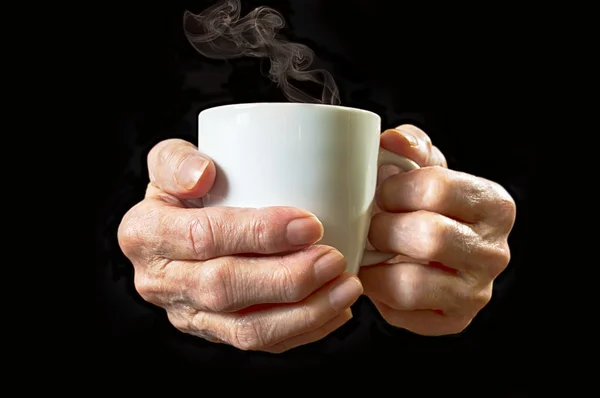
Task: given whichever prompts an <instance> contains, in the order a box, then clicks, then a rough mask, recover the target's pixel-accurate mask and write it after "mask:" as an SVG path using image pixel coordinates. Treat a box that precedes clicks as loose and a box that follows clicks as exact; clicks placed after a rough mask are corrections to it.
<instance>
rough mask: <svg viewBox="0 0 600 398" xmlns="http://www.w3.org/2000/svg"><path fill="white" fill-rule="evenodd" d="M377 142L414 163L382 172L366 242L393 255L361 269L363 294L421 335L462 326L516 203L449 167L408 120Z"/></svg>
mask: <svg viewBox="0 0 600 398" xmlns="http://www.w3.org/2000/svg"><path fill="white" fill-rule="evenodd" d="M381 146H382V147H384V148H387V149H388V150H390V151H392V152H395V153H397V154H400V155H403V156H407V157H409V158H411V159H413V160H415V161H416V162H417V163H418V164H419V165H420V166H421V168H420V169H418V170H413V171H410V172H407V173H397V171H396V172H395V173H394V172H392V173H389V170H388V173H386V174H387V175H385V176H382V177H383V179H384V181H383V183H382V184H381V186H380V187H379V194H378V204H379V206H378V207H379V209H377V213H378V214H377V215H375V217H374V218H373V220H372V221H371V229H370V232H369V241H370V243H371V244H372V245H373V246H374V247H375V248H377V249H379V250H382V251H387V252H394V253H398V254H400V256H398V257H397V258H396V260H395V261H394V264H381V265H376V266H373V267H363V268H361V270H360V274H359V277H360V279H361V281H362V283H363V285H364V288H365V294H366V295H367V296H368V297H369V298H370V299H371V300H372V301H373V303H374V304H375V306H376V307H377V308H378V310H379V312H380V313H381V315H382V316H383V318H384V319H385V320H386V321H387V322H388V323H390V324H392V325H394V326H397V327H401V328H404V329H407V330H410V331H412V332H414V333H418V334H422V335H428V336H437V335H447V334H455V333H459V332H462V331H463V330H464V329H465V328H466V327H467V326H468V325H469V324H470V323H471V321H472V320H473V318H474V317H475V315H476V314H477V313H478V311H479V310H481V309H482V308H483V307H484V306H485V305H486V304H487V303H488V302H489V300H490V298H491V295H492V287H493V283H494V279H495V278H496V277H497V276H498V275H499V274H500V273H501V272H502V271H503V270H504V269H505V268H506V266H507V264H508V262H509V259H510V249H509V246H508V242H507V238H508V235H509V233H510V231H511V229H512V227H513V224H514V222H515V203H514V201H513V199H512V198H511V197H510V195H509V194H508V193H507V192H506V190H505V189H504V188H502V187H501V186H500V185H498V184H496V183H494V182H492V181H489V180H486V179H483V178H479V177H475V176H473V175H469V174H466V173H461V172H458V171H453V170H449V169H448V168H447V165H446V159H445V158H444V155H443V154H442V153H441V152H440V151H439V149H438V148H436V147H435V146H433V145H432V143H431V140H430V139H429V137H428V136H427V135H426V134H425V133H424V132H423V131H422V130H420V129H418V128H416V127H415V126H410V125H403V126H399V127H397V128H396V129H392V130H388V131H386V132H384V133H383V134H382V136H381ZM390 174H391V175H390ZM385 177H387V178H385Z"/></svg>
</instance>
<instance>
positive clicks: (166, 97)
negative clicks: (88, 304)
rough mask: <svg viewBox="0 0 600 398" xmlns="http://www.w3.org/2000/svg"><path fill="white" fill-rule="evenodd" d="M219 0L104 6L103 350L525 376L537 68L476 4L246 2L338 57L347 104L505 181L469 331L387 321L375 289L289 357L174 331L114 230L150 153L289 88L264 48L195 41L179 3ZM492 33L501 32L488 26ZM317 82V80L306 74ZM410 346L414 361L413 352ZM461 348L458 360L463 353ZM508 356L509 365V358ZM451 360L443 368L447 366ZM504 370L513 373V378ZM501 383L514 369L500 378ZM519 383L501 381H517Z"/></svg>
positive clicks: (530, 332) (457, 165)
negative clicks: (201, 121) (272, 12)
mask: <svg viewBox="0 0 600 398" xmlns="http://www.w3.org/2000/svg"><path fill="white" fill-rule="evenodd" d="M211 3H212V2H210V1H204V2H203V1H197V2H189V4H185V3H184V2H168V3H167V2H161V3H157V4H150V5H145V6H144V7H140V8H134V7H130V8H126V7H121V8H119V9H117V8H111V9H108V8H107V9H99V10H97V13H98V15H100V16H101V17H103V18H104V26H105V29H106V33H105V36H104V37H103V43H102V46H101V52H100V54H99V55H98V59H99V62H101V63H102V65H103V72H102V73H103V77H104V79H103V81H105V82H106V84H104V85H103V87H101V93H102V94H103V96H104V98H106V99H107V100H106V104H105V107H106V109H105V110H106V112H105V114H106V115H107V117H106V118H105V119H103V120H101V121H100V122H99V123H100V125H99V126H98V127H99V128H101V129H103V130H104V131H105V134H104V137H106V140H105V141H104V142H102V143H101V144H102V145H104V150H105V151H106V153H110V154H111V155H110V159H109V161H107V162H106V164H105V165H103V174H102V177H104V178H103V179H102V180H101V181H99V184H101V185H100V186H101V189H99V190H98V196H99V198H98V200H99V206H98V209H97V243H98V251H97V256H96V261H97V268H96V270H97V284H96V286H97V289H96V304H97V317H96V320H97V326H96V331H97V336H98V341H99V347H100V348H101V356H102V357H103V358H104V359H106V360H107V361H109V362H110V363H112V364H113V366H124V367H126V368H130V369H136V368H140V367H146V366H149V364H152V363H157V364H159V363H162V364H164V363H168V364H169V368H170V369H173V368H179V367H180V365H181V367H183V368H187V369H194V370H197V371H200V370H202V371H204V372H206V371H209V370H213V371H214V370H216V371H219V372H221V371H226V372H230V373H229V374H231V372H233V373H234V374H244V375H248V374H260V375H267V374H268V375H276V374H294V375H297V374H299V373H300V372H308V373H312V372H326V371H328V369H338V370H344V369H348V370H354V369H357V368H364V364H365V363H368V364H369V367H368V368H369V369H370V370H373V369H379V368H382V369H383V368H388V364H389V363H394V368H395V369H399V368H403V369H404V368H405V367H408V368H410V366H409V365H410V361H413V360H414V361H417V362H419V363H428V364H429V365H428V366H427V368H425V369H424V368H423V367H422V365H419V366H417V367H415V368H413V369H412V370H413V371H414V372H417V373H420V374H423V375H425V376H428V375H429V377H435V375H436V374H437V375H439V374H440V372H441V373H442V374H443V373H452V374H454V373H453V372H457V374H459V375H462V376H464V375H468V374H471V373H477V374H478V375H479V376H478V377H479V378H480V381H479V382H489V383H492V382H495V380H497V377H498V372H497V371H496V370H492V369H502V372H504V373H503V376H502V377H501V378H502V379H503V380H505V381H506V382H508V381H511V383H509V384H510V385H513V384H515V383H520V382H521V381H524V380H526V373H525V369H526V368H527V366H528V364H530V363H531V361H532V355H533V354H532V352H531V350H530V348H529V347H530V344H531V342H532V340H531V339H532V337H533V336H534V335H535V333H536V332H537V331H536V329H535V325H534V324H533V323H532V321H531V320H530V311H531V308H530V306H531V305H530V300H529V297H528V295H527V287H528V286H529V285H530V284H531V283H532V282H531V281H532V278H533V275H534V274H535V270H536V264H535V263H532V262H530V261H529V258H528V254H527V247H528V242H529V241H530V239H531V234H530V231H529V228H528V215H529V211H530V210H529V209H530V201H531V199H530V198H531V192H530V186H531V183H532V178H533V163H534V152H533V146H532V144H531V141H532V140H531V137H532V135H533V132H532V131H534V130H535V119H532V109H531V108H532V106H531V104H529V103H527V101H525V100H524V98H526V97H527V94H526V89H527V88H526V86H524V85H523V81H524V80H523V79H525V78H526V76H524V75H526V71H527V68H526V67H524V66H523V65H520V66H518V65H515V64H514V59H515V57H514V56H513V55H514V54H515V53H519V51H520V50H519V48H520V47H519V46H516V45H513V44H515V43H514V42H512V41H510V39H509V37H508V36H507V35H506V34H504V35H503V34H500V33H494V32H495V31H494V29H488V30H486V33H483V31H482V30H481V28H482V27H484V26H486V25H490V24H496V23H498V24H500V23H501V22H498V21H497V20H495V19H494V18H500V16H499V14H498V15H497V16H496V17H494V16H491V15H487V14H483V13H480V14H477V13H476V10H475V11H472V10H471V12H474V13H475V14H474V16H473V18H470V17H469V18H467V17H466V16H465V15H463V14H461V10H458V9H453V10H452V12H453V13H454V14H452V15H462V17H463V19H466V21H464V22H462V21H461V22H460V23H459V22H458V20H457V19H456V18H450V14H448V12H447V10H441V9H435V8H434V9H430V10H427V11H423V10H417V9H415V8H413V7H409V6H408V5H406V4H404V3H402V4H401V2H391V1H379V0H370V1H363V0H346V1H342V0H327V1H318V0H306V1H301V0H297V1H293V0H292V1H283V0H282V1H268V0H263V1H246V2H243V5H244V10H245V11H246V10H248V9H249V8H250V7H255V6H257V5H268V6H271V7H273V8H275V9H276V10H278V11H280V12H281V13H282V14H283V15H284V17H285V18H286V21H287V26H286V28H285V29H284V30H283V31H282V33H283V34H284V35H285V36H286V37H287V38H289V39H291V40H293V41H298V42H301V43H304V44H307V45H309V46H310V47H311V48H312V49H313V50H314V51H315V52H316V54H317V56H318V65H319V66H321V67H324V68H326V69H327V70H329V71H330V72H331V73H332V74H333V76H334V78H335V80H336V82H337V84H338V86H339V88H340V91H341V96H342V104H343V105H347V106H352V107H360V108H364V109H369V110H372V111H374V112H376V113H378V114H380V115H381V116H382V123H383V126H384V128H385V127H393V126H396V125H398V124H401V123H413V124H415V125H417V126H419V127H422V128H423V129H424V130H425V131H426V132H427V133H428V134H429V135H430V136H431V137H432V140H433V141H434V143H435V144H436V145H437V146H438V147H439V148H440V149H441V150H442V152H443V153H444V154H445V155H446V157H447V159H448V162H449V167H451V168H453V169H457V170H462V171H466V172H468V173H471V174H475V175H478V176H482V177H485V178H488V179H491V180H494V181H497V182H499V183H501V184H502V185H503V186H504V187H506V188H507V190H508V191H509V192H510V193H511V195H513V197H514V199H515V201H516V203H517V209H518V216H517V222H516V225H515V227H514V229H513V232H512V234H511V236H510V244H511V250H512V260H511V263H510V265H509V267H508V269H507V270H506V271H505V272H504V273H503V274H502V275H501V276H500V278H499V279H498V282H497V283H496V286H495V290H494V297H493V299H492V302H491V303H490V304H489V305H488V306H487V307H486V308H485V309H484V310H483V311H482V312H481V313H480V314H479V316H478V317H477V318H476V320H475V321H474V322H473V324H472V325H471V326H470V327H469V328H468V329H467V330H466V331H465V332H464V333H463V334H461V335H459V336H449V337H439V338H426V337H421V336H416V335H413V334H411V333H408V332H406V331H402V330H397V329H394V328H392V327H390V326H388V325H386V324H385V323H384V322H383V321H382V320H381V319H380V317H379V315H378V314H377V311H376V310H375V309H374V308H373V307H372V306H371V304H370V303H369V301H368V300H367V299H361V300H359V302H358V303H357V304H356V305H355V306H354V307H353V311H354V314H355V317H354V319H353V320H352V321H351V322H349V323H348V324H347V325H345V326H344V327H343V328H342V329H340V330H338V331H337V332H335V333H334V334H333V335H331V336H330V337H328V338H326V339H325V340H323V341H322V342H319V343H316V344H313V345H310V346H306V347H302V348H299V349H296V350H292V351H291V352H288V353H285V354H283V355H278V356H274V355H268V354H261V353H249V352H240V351H237V350H235V349H233V348H229V347H225V346H222V345H217V346H215V345H212V344H209V343H205V342H203V341H200V340H199V339H197V338H194V337H191V336H185V335H183V334H181V333H179V332H177V331H176V330H175V329H174V328H173V327H171V326H170V324H169V323H168V322H167V320H166V316H165V315H164V312H163V311H161V310H159V309H156V308H154V307H152V306H151V305H148V304H146V303H144V302H143V300H142V299H141V298H139V296H138V295H137V293H136V292H135V290H134V288H133V284H132V267H131V265H130V264H129V263H128V261H127V260H126V259H125V258H124V256H123V255H122V254H121V252H120V249H119V248H118V245H117V242H116V228H117V226H118V223H119V221H120V219H121V217H122V216H123V214H124V213H125V212H126V211H127V210H128V209H129V208H130V207H131V206H133V205H134V204H135V203H136V202H138V201H140V200H141V199H142V198H143V193H144V189H145V185H146V184H147V182H148V178H147V171H146V165H145V161H146V155H147V152H148V151H149V149H150V148H151V147H152V146H153V145H154V144H156V143H157V142H159V141H161V140H163V139H166V138H173V137H179V138H184V139H187V140H189V141H191V142H195V139H196V117H197V115H198V112H200V111H201V110H202V109H205V108H208V107H212V106H215V105H221V104H227V103H236V102H260V101H286V100H285V98H284V97H283V96H282V94H281V92H280V91H279V89H278V88H277V87H276V86H275V85H274V84H272V83H271V82H270V81H269V80H268V78H266V77H265V76H264V73H263V74H261V70H264V69H265V64H264V62H263V63H262V64H261V62H260V61H259V60H257V59H238V60H231V61H217V60H209V59H206V58H204V57H203V56H202V55H200V54H198V53H197V52H195V50H194V49H193V48H192V47H191V45H190V44H189V43H188V42H187V40H186V39H185V36H184V34H183V29H182V15H183V12H184V11H185V10H186V9H189V10H191V11H199V10H201V9H203V8H204V7H205V6H206V5H209V4H211ZM487 32H490V33H487ZM308 89H309V90H310V89H311V88H310V87H309V88H308ZM401 359H402V360H401ZM456 361H458V362H459V363H460V365H458V366H457V365H450V364H455V362H456ZM507 364H509V365H507ZM440 369H444V370H443V371H442V370H440ZM503 383H504V382H503ZM501 384H502V383H501ZM509 384H503V385H504V386H507V385H509Z"/></svg>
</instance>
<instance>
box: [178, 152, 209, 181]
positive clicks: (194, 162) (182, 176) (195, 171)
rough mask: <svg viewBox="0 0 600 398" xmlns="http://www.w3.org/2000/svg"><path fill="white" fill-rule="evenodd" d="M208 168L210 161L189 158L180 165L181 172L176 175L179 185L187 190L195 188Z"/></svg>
mask: <svg viewBox="0 0 600 398" xmlns="http://www.w3.org/2000/svg"><path fill="white" fill-rule="evenodd" d="M206 166H208V160H206V159H204V158H201V157H200V156H195V155H191V156H188V157H187V158H186V159H185V160H184V161H183V162H181V164H180V165H179V170H178V171H177V174H176V176H177V177H176V179H177V183H178V184H179V185H180V186H182V187H183V188H185V189H192V188H194V187H195V186H196V184H197V183H198V180H199V179H200V176H201V175H202V173H204V169H206Z"/></svg>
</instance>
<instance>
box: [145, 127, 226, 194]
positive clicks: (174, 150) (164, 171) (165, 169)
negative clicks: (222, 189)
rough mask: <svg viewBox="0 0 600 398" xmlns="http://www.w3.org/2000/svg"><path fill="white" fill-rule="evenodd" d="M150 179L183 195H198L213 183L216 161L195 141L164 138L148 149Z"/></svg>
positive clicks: (173, 192)
mask: <svg viewBox="0 0 600 398" xmlns="http://www.w3.org/2000/svg"><path fill="white" fill-rule="evenodd" d="M148 173H149V174H150V182H151V183H152V184H153V185H155V186H156V187H158V188H159V189H161V190H162V191H164V192H166V193H169V194H171V195H174V196H176V197H177V198H180V199H197V198H200V197H202V196H204V195H205V194H206V193H207V192H208V191H209V190H210V188H211V187H212V185H213V183H214V181H215V176H216V170H215V165H214V163H213V161H212V160H211V159H210V158H208V157H207V156H206V155H204V154H202V153H200V152H199V151H198V149H197V148H196V147H195V146H194V145H192V144H191V143H189V142H187V141H184V140H179V139H170V140H165V141H161V142H159V143H158V144H156V146H154V148H152V149H151V150H150V152H149V153H148Z"/></svg>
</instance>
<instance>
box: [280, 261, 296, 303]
mask: <svg viewBox="0 0 600 398" xmlns="http://www.w3.org/2000/svg"><path fill="white" fill-rule="evenodd" d="M299 279H300V278H299V277H298V274H297V273H295V272H293V271H292V269H291V268H290V266H289V264H287V263H286V262H285V261H281V263H280V266H279V267H277V271H276V272H275V273H274V274H273V282H274V285H275V286H277V290H278V291H279V292H280V294H281V297H280V299H281V301H282V302H285V303H294V302H297V301H300V300H302V299H303V298H304V297H303V296H304V295H303V293H304V292H303V291H302V290H303V289H302V286H303V285H304V284H303V283H302V281H301V280H299Z"/></svg>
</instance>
